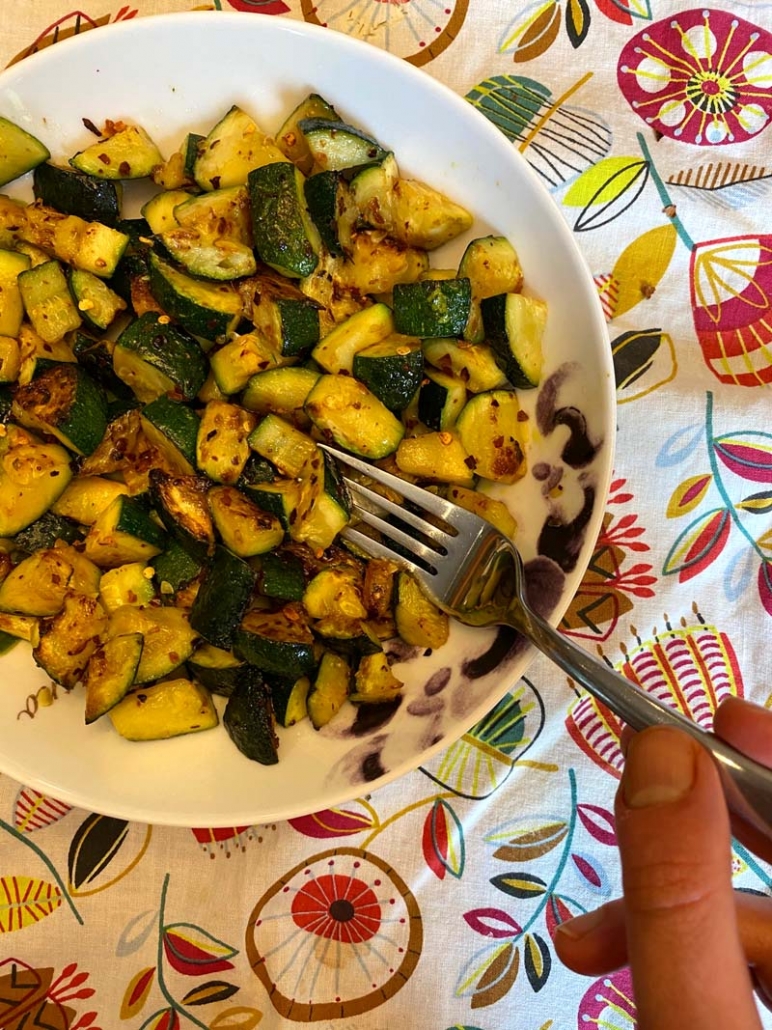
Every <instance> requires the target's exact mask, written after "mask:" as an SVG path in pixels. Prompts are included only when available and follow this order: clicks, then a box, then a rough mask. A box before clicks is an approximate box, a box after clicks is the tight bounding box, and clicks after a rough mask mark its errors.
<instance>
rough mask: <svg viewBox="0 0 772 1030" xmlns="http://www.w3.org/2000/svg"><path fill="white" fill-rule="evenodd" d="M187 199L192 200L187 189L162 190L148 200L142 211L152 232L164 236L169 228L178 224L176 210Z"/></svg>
mask: <svg viewBox="0 0 772 1030" xmlns="http://www.w3.org/2000/svg"><path fill="white" fill-rule="evenodd" d="M186 200H190V194H189V193H186V191H185V190H162V191H161V192H160V193H156V195H155V196H154V197H151V198H150V200H148V201H146V202H145V203H144V204H143V205H142V208H141V209H140V213H141V215H142V217H143V218H144V220H145V222H146V223H147V227H148V229H149V230H150V232H152V233H155V234H156V235H157V236H162V235H163V233H165V232H166V231H167V230H168V229H173V228H174V227H175V226H178V225H179V222H178V221H177V215H176V213H175V212H176V210H177V208H178V207H179V206H180V204H184V203H185V201H186Z"/></svg>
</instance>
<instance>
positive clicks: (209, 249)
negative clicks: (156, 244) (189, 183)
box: [160, 186, 257, 280]
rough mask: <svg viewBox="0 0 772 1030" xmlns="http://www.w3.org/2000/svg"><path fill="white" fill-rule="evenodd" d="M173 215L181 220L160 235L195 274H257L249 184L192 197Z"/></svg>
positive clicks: (234, 276) (229, 276) (220, 277)
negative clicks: (250, 214) (250, 218)
mask: <svg viewBox="0 0 772 1030" xmlns="http://www.w3.org/2000/svg"><path fill="white" fill-rule="evenodd" d="M173 216H174V218H175V220H176V222H177V224H176V225H172V226H170V227H168V228H167V229H165V231H163V232H162V233H161V235H160V239H161V242H162V243H163V245H164V247H165V248H166V249H167V250H168V252H169V253H170V254H171V256H172V257H173V258H174V259H175V261H177V262H179V264H181V265H182V266H183V267H184V268H186V269H187V271H188V272H190V273H191V275H195V276H200V277H202V278H204V279H216V280H228V279H237V278H239V277H242V276H246V275H254V273H255V271H256V269H257V265H256V262H255V255H254V253H253V250H252V237H251V227H250V221H249V205H248V199H247V190H246V187H244V186H232V187H230V188H228V189H219V190H214V191H213V192H211V193H207V194H204V195H203V196H201V197H189V198H188V199H187V200H185V201H184V202H183V203H181V204H179V205H178V206H176V207H175V208H174V211H173Z"/></svg>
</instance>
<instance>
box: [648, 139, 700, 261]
mask: <svg viewBox="0 0 772 1030" xmlns="http://www.w3.org/2000/svg"><path fill="white" fill-rule="evenodd" d="M635 138H636V139H637V140H638V146H639V147H640V148H641V153H642V154H643V156H644V158H645V159H646V162H647V163H648V166H649V171H650V172H651V177H652V179H653V181H654V185H655V186H656V187H657V193H659V199H660V200H661V201H662V206H663V207H664V208H672V210H673V214H672V215H668V218H669V219H670V221H671V222H672V223H673V225H674V226H675V228H676V232H677V233H678V235H679V236H680V237H681V242H682V243H683V244H684V245H685V247H686V249H687V250H688V251H689V252H691V251H693V250H694V240H693V239H692V238H691V236H690V235H689V233H688V232H687V231H686V226H685V225H684V224H683V222H682V221H681V219H680V218H679V217H678V215H677V214H676V213H675V204H674V203H673V201H672V200H671V199H670V194H669V193H668V191H667V186H665V184H664V182H663V181H662V178H661V177H660V174H659V172H658V171H657V169H656V168H655V166H654V161H653V159H652V156H651V153H650V151H649V148H648V146H647V145H646V140H645V139H644V138H643V133H641V132H637V133H636V134H635Z"/></svg>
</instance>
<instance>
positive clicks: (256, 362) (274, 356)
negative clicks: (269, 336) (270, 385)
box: [209, 333, 292, 395]
mask: <svg viewBox="0 0 772 1030" xmlns="http://www.w3.org/2000/svg"><path fill="white" fill-rule="evenodd" d="M291 361H292V359H291V358H285V357H282V355H281V354H280V353H279V350H278V349H277V348H276V347H274V346H273V345H272V344H271V343H270V342H269V341H268V340H266V339H265V338H264V337H262V336H258V334H257V333H244V334H243V335H242V336H234V338H233V339H232V340H231V341H230V342H229V343H226V344H225V345H224V346H222V347H220V348H219V349H218V350H216V351H215V352H214V353H213V354H212V355H211V357H210V359H209V363H210V367H211V370H212V374H213V376H214V379H215V382H216V383H217V386H218V388H219V390H220V391H221V392H222V393H224V394H226V395H230V394H232V393H238V392H239V390H243V389H244V387H245V386H246V385H247V383H248V382H249V380H250V379H251V378H252V376H253V375H257V374H258V373H260V372H265V371H267V370H268V369H272V368H279V367H281V366H282V365H286V364H289V363H290V362H291Z"/></svg>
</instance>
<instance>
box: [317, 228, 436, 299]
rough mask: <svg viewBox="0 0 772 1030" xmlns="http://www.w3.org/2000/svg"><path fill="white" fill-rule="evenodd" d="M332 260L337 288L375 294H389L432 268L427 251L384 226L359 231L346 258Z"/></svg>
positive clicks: (353, 238) (414, 280) (353, 237)
mask: <svg viewBox="0 0 772 1030" xmlns="http://www.w3.org/2000/svg"><path fill="white" fill-rule="evenodd" d="M330 260H331V261H334V265H333V268H332V271H331V274H332V276H333V279H334V284H335V289H336V290H337V291H340V289H341V288H344V289H349V290H353V291H355V293H357V292H358V293H359V294H362V293H365V294H368V295H372V296H375V297H380V296H381V295H383V294H388V293H389V292H390V291H391V290H393V289H394V287H395V286H396V285H397V284H399V283H413V282H417V281H418V280H419V279H420V278H421V276H422V275H423V274H424V273H425V272H426V270H427V269H428V267H429V255H428V254H427V253H426V251H425V250H421V249H420V248H419V247H406V246H405V244H404V243H400V242H399V241H398V240H395V239H394V238H393V237H391V236H385V235H384V233H383V231H382V230H380V229H363V230H362V231H361V232H357V233H355V234H354V235H353V236H352V238H351V243H350V245H349V247H348V250H347V254H346V258H345V260H344V259H341V258H333V259H330ZM360 306H361V305H360Z"/></svg>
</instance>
